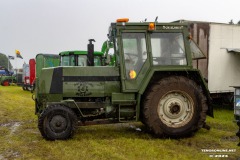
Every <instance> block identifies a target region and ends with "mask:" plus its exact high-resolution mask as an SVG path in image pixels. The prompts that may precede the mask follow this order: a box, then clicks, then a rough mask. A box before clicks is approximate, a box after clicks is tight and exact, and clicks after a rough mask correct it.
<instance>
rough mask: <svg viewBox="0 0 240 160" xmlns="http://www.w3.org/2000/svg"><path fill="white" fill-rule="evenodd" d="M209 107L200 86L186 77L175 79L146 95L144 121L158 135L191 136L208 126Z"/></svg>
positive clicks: (169, 78) (160, 82)
mask: <svg viewBox="0 0 240 160" xmlns="http://www.w3.org/2000/svg"><path fill="white" fill-rule="evenodd" d="M207 108H208V106H207V102H206V97H205V96H204V94H203V91H202V89H201V87H200V86H198V85H197V84H196V83H195V82H194V81H193V80H190V79H188V78H186V77H179V76H171V77H167V78H163V79H161V80H160V81H158V82H157V83H155V84H153V85H152V86H151V87H150V88H149V90H148V91H147V92H146V93H145V100H144V102H143V119H144V123H145V124H146V125H147V127H148V128H149V130H150V131H152V132H153V133H154V134H155V135H157V136H160V137H183V136H189V135H192V133H194V132H196V131H197V130H198V129H200V128H201V127H202V126H203V124H204V123H205V120H206V112H207Z"/></svg>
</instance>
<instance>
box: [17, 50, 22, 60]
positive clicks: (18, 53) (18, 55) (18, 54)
mask: <svg viewBox="0 0 240 160" xmlns="http://www.w3.org/2000/svg"><path fill="white" fill-rule="evenodd" d="M15 52H16V57H17V58H21V59H23V58H22V56H21V54H20V52H19V50H15Z"/></svg>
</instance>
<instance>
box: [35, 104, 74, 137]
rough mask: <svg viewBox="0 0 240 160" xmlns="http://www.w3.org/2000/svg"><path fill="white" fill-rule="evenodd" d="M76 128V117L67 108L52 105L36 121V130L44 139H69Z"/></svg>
mask: <svg viewBox="0 0 240 160" xmlns="http://www.w3.org/2000/svg"><path fill="white" fill-rule="evenodd" d="M76 127H77V116H76V114H75V113H74V112H73V111H72V110H71V109H70V108H68V107H66V106H63V105H52V106H49V107H48V108H46V109H45V110H44V111H43V112H42V113H41V115H40V117H39V119H38V128H39V130H40V132H41V134H42V136H43V137H44V138H45V139H48V140H63V139H68V138H71V137H72V136H73V134H74V131H75V129H76Z"/></svg>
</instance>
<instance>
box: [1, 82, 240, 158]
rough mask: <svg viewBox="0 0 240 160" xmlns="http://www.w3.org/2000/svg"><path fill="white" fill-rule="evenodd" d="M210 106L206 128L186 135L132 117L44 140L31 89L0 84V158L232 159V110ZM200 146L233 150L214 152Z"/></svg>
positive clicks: (237, 152) (238, 150)
mask: <svg viewBox="0 0 240 160" xmlns="http://www.w3.org/2000/svg"><path fill="white" fill-rule="evenodd" d="M214 112H215V118H214V119H213V118H211V117H208V118H207V123H208V125H210V126H211V130H210V131H208V130H205V129H201V130H199V131H198V132H197V133H196V135H195V136H193V137H191V138H185V139H157V138H154V137H153V136H151V135H150V134H148V133H147V132H145V129H144V126H143V125H142V124H141V123H140V122H135V123H124V124H111V125H98V126H86V127H79V128H78V130H77V132H76V134H75V136H74V137H73V138H72V139H70V140H67V141H46V140H44V139H43V138H42V137H41V135H40V132H39V131H38V128H37V116H35V115H34V101H33V100H32V94H31V93H30V92H27V91H23V90H22V88H21V87H17V86H9V87H2V86H0V160H2V159H3V160H5V159H6V160H8V159H44V160H45V159H46V160H61V159H63V160H65V159H66V160H77V159H83V160H95V159H96V160H99V159H104V160H105V159H106V160H115V159H117V160H118V159H120V160H155V159H157V160H182V159H183V160H184V159H191V160H192V159H194V160H205V159H214V160H215V159H227V160H237V159H238V158H240V147H238V146H237V143H238V137H236V136H235V133H236V131H237V129H238V128H237V125H236V124H235V123H233V111H232V110H229V109H224V108H223V107H218V108H215V109H214ZM205 149H207V150H210V149H213V150H216V149H220V150H228V149H231V151H232V152H228V153H224V152H219V153H216V154H215V155H214V154H212V153H206V150H205ZM211 156H213V158H211ZM216 157H217V158H216ZM220 157H221V158H220Z"/></svg>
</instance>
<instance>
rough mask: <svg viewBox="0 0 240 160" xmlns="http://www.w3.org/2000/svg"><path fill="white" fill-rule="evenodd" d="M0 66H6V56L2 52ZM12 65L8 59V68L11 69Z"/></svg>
mask: <svg viewBox="0 0 240 160" xmlns="http://www.w3.org/2000/svg"><path fill="white" fill-rule="evenodd" d="M0 66H2V67H4V68H8V57H7V56H6V55H5V54H3V53H0ZM12 68H13V66H12V64H11V62H10V61H9V70H12Z"/></svg>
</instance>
